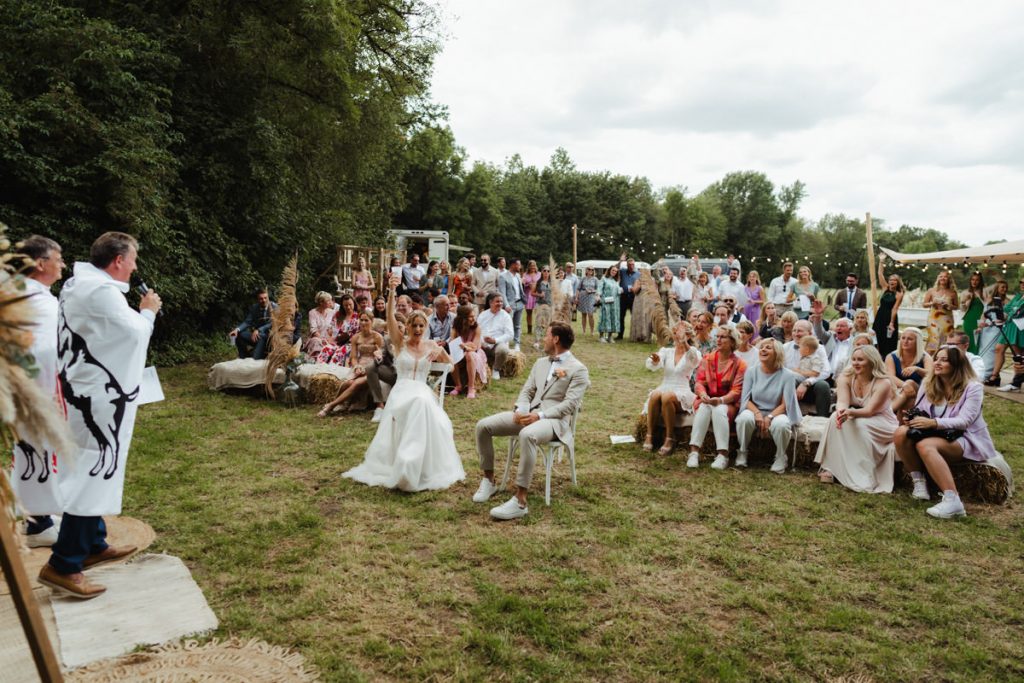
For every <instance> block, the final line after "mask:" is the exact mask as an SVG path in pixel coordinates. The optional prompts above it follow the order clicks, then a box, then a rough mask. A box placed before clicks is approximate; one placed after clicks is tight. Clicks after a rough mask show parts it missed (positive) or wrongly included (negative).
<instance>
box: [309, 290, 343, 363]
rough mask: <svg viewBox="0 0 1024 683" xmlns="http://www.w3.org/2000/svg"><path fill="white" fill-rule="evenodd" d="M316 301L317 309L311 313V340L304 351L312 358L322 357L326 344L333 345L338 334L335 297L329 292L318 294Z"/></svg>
mask: <svg viewBox="0 0 1024 683" xmlns="http://www.w3.org/2000/svg"><path fill="white" fill-rule="evenodd" d="M315 301H316V308H313V309H311V310H310V311H309V339H307V340H306V344H305V346H304V348H303V349H302V350H303V351H305V352H306V354H307V355H309V356H312V357H316V356H319V355H320V351H322V350H323V348H324V344H333V343H334V337H335V335H337V332H338V326H337V323H336V322H335V318H336V316H337V311H335V310H334V297H332V296H331V295H330V294H329V293H328V292H317V293H316V299H315Z"/></svg>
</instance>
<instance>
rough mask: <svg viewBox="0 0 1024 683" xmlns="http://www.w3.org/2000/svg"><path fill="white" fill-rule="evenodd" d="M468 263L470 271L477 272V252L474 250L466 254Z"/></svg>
mask: <svg viewBox="0 0 1024 683" xmlns="http://www.w3.org/2000/svg"><path fill="white" fill-rule="evenodd" d="M466 263H468V264H469V272H470V273H475V272H476V254H474V253H473V252H469V253H468V254H466Z"/></svg>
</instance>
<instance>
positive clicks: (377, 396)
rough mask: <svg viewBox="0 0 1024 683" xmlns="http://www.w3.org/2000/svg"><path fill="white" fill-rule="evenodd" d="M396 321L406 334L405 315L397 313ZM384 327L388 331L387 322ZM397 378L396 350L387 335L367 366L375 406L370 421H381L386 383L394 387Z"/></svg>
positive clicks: (368, 385) (369, 388) (370, 390)
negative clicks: (382, 346)
mask: <svg viewBox="0 0 1024 683" xmlns="http://www.w3.org/2000/svg"><path fill="white" fill-rule="evenodd" d="M395 323H396V324H397V325H398V329H399V332H400V333H401V334H402V335H404V334H405V316H403V315H399V314H398V313H396V314H395ZM376 324H377V321H376V320H374V325H376ZM383 329H384V331H385V332H387V325H386V324H385V326H384V328H383ZM374 332H377V333H378V334H380V331H379V330H377V329H374ZM382 336H383V335H382ZM397 380H398V371H397V370H396V369H395V354H394V350H393V349H392V346H391V339H390V338H388V337H386V336H385V337H384V348H383V349H381V350H380V351H378V352H377V353H376V354H374V362H373V364H372V365H367V366H366V387H367V390H368V391H369V392H370V399H371V400H372V401H373V404H374V406H375V407H374V410H373V418H372V419H371V420H370V422H374V423H376V422H380V418H381V416H382V415H383V414H384V385H387V386H389V387H393V386H395V382H396V381H397Z"/></svg>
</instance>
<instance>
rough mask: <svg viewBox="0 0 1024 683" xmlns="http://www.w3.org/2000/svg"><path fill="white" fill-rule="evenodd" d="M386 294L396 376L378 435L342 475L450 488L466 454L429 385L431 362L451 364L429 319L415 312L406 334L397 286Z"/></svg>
mask: <svg viewBox="0 0 1024 683" xmlns="http://www.w3.org/2000/svg"><path fill="white" fill-rule="evenodd" d="M397 284H398V279H397V278H394V277H392V279H391V283H390V285H391V296H390V297H388V308H387V317H388V334H389V335H390V337H391V343H392V345H393V346H394V348H395V350H396V352H397V353H396V355H395V369H396V370H397V372H398V381H396V382H395V386H394V387H393V388H392V389H391V393H390V394H389V395H388V400H387V403H386V404H385V406H384V412H383V414H382V415H381V419H380V424H379V425H378V426H377V434H376V435H375V436H374V437H373V441H371V442H370V447H369V448H367V449H366V456H365V457H364V458H363V462H362V463H361V464H359V465H358V466H356V467H354V468H352V469H351V470H349V471H348V472H345V474H343V475H342V476H343V477H347V478H349V479H353V480H355V481H358V482H362V483H363V484H368V485H370V486H385V487H387V488H393V489H401V490H402V491H426V490H432V489H446V488H448V487H449V486H451V485H452V484H454V483H455V482H457V481H461V480H463V479H465V478H466V471H465V470H464V469H462V458H460V457H459V453H458V451H456V450H455V440H454V438H453V435H452V422H451V420H450V419H449V418H448V415H447V413H445V412H444V410H442V409H441V406H439V405H438V403H437V397H436V396H435V394H434V392H433V391H431V390H430V388H429V387H428V386H427V381H426V380H427V375H428V373H429V372H430V364H431V363H432V362H434V361H438V362H442V363H450V362H451V359H450V358H449V357H448V354H447V353H445V351H444V349H442V348H441V347H440V346H438V345H437V344H436V343H434V342H433V341H430V340H428V339H425V338H424V334H425V332H426V330H427V318H426V316H425V315H423V314H422V313H420V312H418V311H415V312H413V313H412V314H410V316H409V319H408V320H407V321H406V328H407V329H408V332H409V336H408V338H403V336H402V331H401V329H400V328H399V326H398V321H397V320H396V319H395V311H394V307H395V298H396V295H395V287H396V285H397Z"/></svg>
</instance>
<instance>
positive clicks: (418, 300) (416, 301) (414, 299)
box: [409, 293, 423, 311]
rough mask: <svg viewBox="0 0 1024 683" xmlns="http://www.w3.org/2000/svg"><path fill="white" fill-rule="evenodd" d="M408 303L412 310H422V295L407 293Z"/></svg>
mask: <svg viewBox="0 0 1024 683" xmlns="http://www.w3.org/2000/svg"><path fill="white" fill-rule="evenodd" d="M409 305H410V306H412V310H414V311H422V310H423V297H422V296H420V295H419V294H416V293H413V294H410V295H409Z"/></svg>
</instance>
